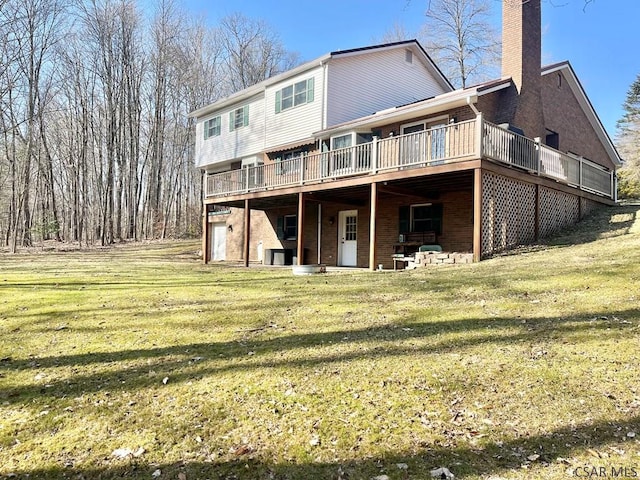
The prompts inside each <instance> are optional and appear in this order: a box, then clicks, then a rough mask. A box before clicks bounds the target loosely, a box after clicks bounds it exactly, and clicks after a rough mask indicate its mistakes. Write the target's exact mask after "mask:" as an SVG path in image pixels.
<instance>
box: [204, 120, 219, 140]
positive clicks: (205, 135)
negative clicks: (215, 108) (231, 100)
mask: <svg viewBox="0 0 640 480" xmlns="http://www.w3.org/2000/svg"><path fill="white" fill-rule="evenodd" d="M216 118H217V119H218V121H219V123H218V133H214V134H213V135H210V134H209V123H210V122H212V121H213V120H215V119H216ZM203 129H204V139H205V140H208V139H210V138H213V137H219V136H220V135H221V134H222V115H216V116H215V117H211V118H208V119H207V120H205V121H204V124H203Z"/></svg>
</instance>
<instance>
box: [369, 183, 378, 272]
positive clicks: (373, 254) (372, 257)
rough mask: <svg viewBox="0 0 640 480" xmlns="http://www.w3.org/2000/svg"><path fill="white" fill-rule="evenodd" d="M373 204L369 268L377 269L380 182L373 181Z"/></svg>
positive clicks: (370, 224)
mask: <svg viewBox="0 0 640 480" xmlns="http://www.w3.org/2000/svg"><path fill="white" fill-rule="evenodd" d="M370 203H371V205H370V211H369V270H371V271H374V270H375V269H376V253H377V252H376V220H377V216H378V184H377V183H376V182H371V202H370Z"/></svg>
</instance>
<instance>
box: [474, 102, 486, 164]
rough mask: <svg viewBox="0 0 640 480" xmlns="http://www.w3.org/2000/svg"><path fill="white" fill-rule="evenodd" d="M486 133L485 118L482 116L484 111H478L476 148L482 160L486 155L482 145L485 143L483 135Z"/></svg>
mask: <svg viewBox="0 0 640 480" xmlns="http://www.w3.org/2000/svg"><path fill="white" fill-rule="evenodd" d="M483 134H484V119H483V117H482V113H480V112H478V113H477V114H476V145H475V149H476V153H477V154H478V158H479V159H480V160H482V157H483V155H484V152H483V151H482V150H483V149H482V145H483V144H484V143H483V138H482V136H483Z"/></svg>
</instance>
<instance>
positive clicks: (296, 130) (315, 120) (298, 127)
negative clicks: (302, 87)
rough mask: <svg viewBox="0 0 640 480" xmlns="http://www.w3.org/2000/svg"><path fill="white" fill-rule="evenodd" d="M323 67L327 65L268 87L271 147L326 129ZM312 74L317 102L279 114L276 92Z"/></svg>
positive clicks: (267, 102)
mask: <svg viewBox="0 0 640 480" xmlns="http://www.w3.org/2000/svg"><path fill="white" fill-rule="evenodd" d="M323 70H324V68H323V67H320V66H319V67H318V68H316V69H314V70H311V71H307V72H305V73H303V74H301V75H299V76H297V77H295V78H291V79H288V80H287V81H284V82H281V83H277V84H275V85H272V86H270V87H269V88H268V89H267V91H266V92H265V108H266V148H267V149H269V148H272V147H275V146H278V145H283V144H285V143H290V142H295V141H297V140H303V139H305V138H309V137H311V135H312V134H313V133H314V132H317V131H318V130H321V129H322V106H323V101H324V100H323V99H324V85H323ZM311 77H313V79H314V98H313V102H311V103H307V104H305V105H299V106H297V107H293V108H289V109H287V110H284V111H282V112H280V113H276V110H275V105H276V92H277V91H279V90H281V89H283V88H284V87H287V86H289V85H292V84H294V83H296V82H300V81H302V80H307V79H308V78H311Z"/></svg>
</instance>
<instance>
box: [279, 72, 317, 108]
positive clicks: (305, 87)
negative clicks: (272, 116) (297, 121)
mask: <svg viewBox="0 0 640 480" xmlns="http://www.w3.org/2000/svg"><path fill="white" fill-rule="evenodd" d="M313 84H314V81H313V78H309V79H307V80H303V81H301V82H297V83H294V84H293V85H289V86H287V87H284V88H283V89H282V90H278V91H277V92H276V113H280V112H281V111H283V110H288V109H289V108H293V107H297V106H298V105H304V104H306V103H311V102H313V86H314V85H313Z"/></svg>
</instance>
